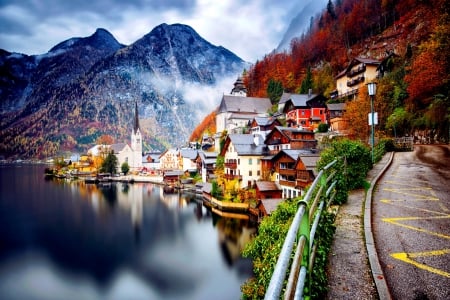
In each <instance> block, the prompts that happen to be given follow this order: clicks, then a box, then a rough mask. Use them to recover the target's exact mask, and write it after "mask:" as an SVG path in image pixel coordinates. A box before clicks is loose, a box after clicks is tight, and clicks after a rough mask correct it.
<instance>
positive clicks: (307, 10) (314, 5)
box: [276, 0, 328, 52]
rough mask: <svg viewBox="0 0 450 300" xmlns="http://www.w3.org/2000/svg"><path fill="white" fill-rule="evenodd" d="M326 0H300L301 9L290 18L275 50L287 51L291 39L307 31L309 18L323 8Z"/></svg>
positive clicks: (309, 23) (309, 22)
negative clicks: (302, 0) (301, 0)
mask: <svg viewBox="0 0 450 300" xmlns="http://www.w3.org/2000/svg"><path fill="white" fill-rule="evenodd" d="M327 1H328V0H318V1H317V0H309V1H304V2H302V9H301V10H300V11H299V12H298V13H297V15H296V16H295V17H294V18H293V19H292V21H291V23H290V24H289V27H288V29H287V30H286V32H285V33H284V35H283V38H282V39H281V41H280V43H279V44H278V47H277V48H276V52H282V51H289V50H290V46H291V41H292V39H294V38H297V37H300V36H301V35H302V34H306V33H307V32H308V30H309V27H310V25H311V18H314V15H315V14H317V13H318V12H320V10H321V9H323V7H324V6H325V4H326V3H327ZM305 2H306V3H305Z"/></svg>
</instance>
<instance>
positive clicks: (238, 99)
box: [216, 95, 272, 133]
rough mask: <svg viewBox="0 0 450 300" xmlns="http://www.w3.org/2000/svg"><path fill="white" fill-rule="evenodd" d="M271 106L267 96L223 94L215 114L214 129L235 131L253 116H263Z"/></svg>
mask: <svg viewBox="0 0 450 300" xmlns="http://www.w3.org/2000/svg"><path fill="white" fill-rule="evenodd" d="M271 107H272V103H271V102H270V99H269V98H256V97H243V96H235V95H223V97H222V100H221V102H220V105H219V108H218V110H217V115H216V130H217V132H218V133H221V132H223V131H224V130H226V131H228V132H237V131H239V130H241V132H242V129H243V128H246V127H247V125H248V122H249V121H251V120H252V119H253V118H255V117H265V116H267V112H268V111H269V109H270V108H271Z"/></svg>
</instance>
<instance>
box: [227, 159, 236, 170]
mask: <svg viewBox="0 0 450 300" xmlns="http://www.w3.org/2000/svg"><path fill="white" fill-rule="evenodd" d="M225 168H228V169H232V170H236V169H237V162H235V161H231V162H226V163H225Z"/></svg>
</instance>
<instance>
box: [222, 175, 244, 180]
mask: <svg viewBox="0 0 450 300" xmlns="http://www.w3.org/2000/svg"><path fill="white" fill-rule="evenodd" d="M224 177H225V179H226V180H234V179H237V180H242V175H231V174H225V175H224Z"/></svg>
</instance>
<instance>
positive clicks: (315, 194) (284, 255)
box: [264, 159, 337, 299]
mask: <svg viewBox="0 0 450 300" xmlns="http://www.w3.org/2000/svg"><path fill="white" fill-rule="evenodd" d="M336 162H337V159H335V160H334V161H332V162H331V163H329V164H328V165H327V166H325V167H324V168H323V169H322V170H321V171H320V172H319V174H318V175H317V177H316V179H315V180H314V182H313V183H312V184H311V187H310V188H309V190H308V191H307V193H306V195H305V197H304V198H303V199H302V200H301V201H300V204H299V208H298V210H297V212H296V213H295V216H294V219H293V220H292V224H291V226H290V227H289V230H288V233H287V235H286V239H285V241H284V244H283V247H282V248H281V252H280V256H279V257H278V261H277V264H276V265H275V269H274V271H273V274H272V278H271V280H270V283H269V286H268V288H267V292H266V294H265V298H264V299H280V296H281V291H282V290H283V288H284V282H285V279H286V275H287V274H288V273H289V278H288V281H287V284H286V288H285V293H284V299H303V291H304V288H305V284H306V278H307V276H311V273H312V268H313V266H314V258H315V253H316V249H317V245H316V243H315V242H314V236H315V233H316V229H317V226H318V224H319V221H320V217H321V215H322V211H323V209H324V208H326V207H327V206H328V205H329V204H330V203H331V202H332V200H333V198H334V197H335V195H336V189H335V186H336V180H333V178H334V175H335V173H336V171H334V172H331V174H330V175H329V176H328V177H326V178H325V171H327V170H328V169H329V168H330V167H331V166H333V165H334V164H335V163H336ZM295 244H296V249H295V251H294V253H293V251H292V250H293V248H294V246H295ZM292 255H293V259H292V262H291V258H292ZM289 266H290V270H289V272H288V268H289ZM310 283H311V280H309V284H310ZM308 290H309V291H310V290H311V289H308Z"/></svg>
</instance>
